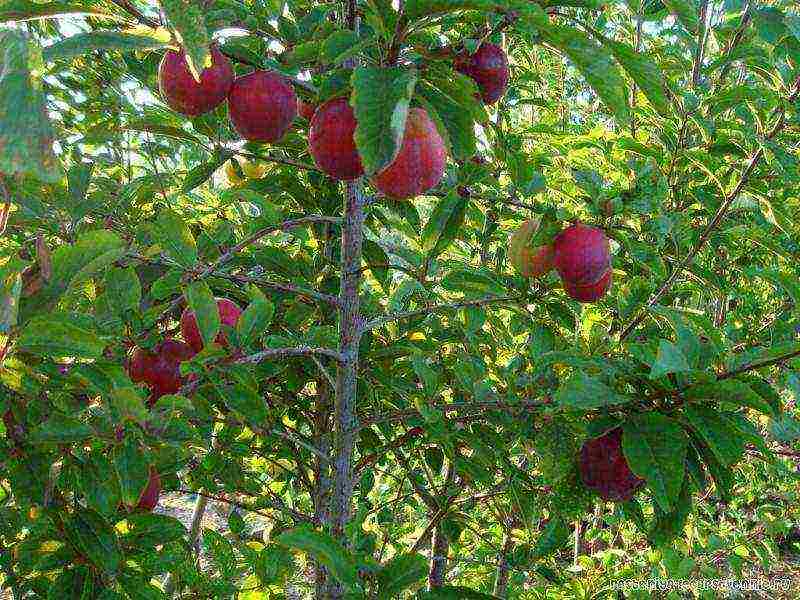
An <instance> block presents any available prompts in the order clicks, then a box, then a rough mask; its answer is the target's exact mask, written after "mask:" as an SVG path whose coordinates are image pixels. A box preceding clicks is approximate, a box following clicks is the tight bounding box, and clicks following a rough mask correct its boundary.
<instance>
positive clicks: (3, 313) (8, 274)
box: [0, 265, 22, 335]
mask: <svg viewBox="0 0 800 600" xmlns="http://www.w3.org/2000/svg"><path fill="white" fill-rule="evenodd" d="M21 292H22V277H21V272H20V271H19V270H18V269H17V268H13V267H12V266H11V265H3V266H2V267H0V334H3V335H8V333H9V332H10V331H11V329H12V328H14V327H16V326H17V320H18V313H19V295H20V293H21Z"/></svg>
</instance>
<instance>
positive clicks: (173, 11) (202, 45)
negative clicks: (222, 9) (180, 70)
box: [160, 0, 211, 81]
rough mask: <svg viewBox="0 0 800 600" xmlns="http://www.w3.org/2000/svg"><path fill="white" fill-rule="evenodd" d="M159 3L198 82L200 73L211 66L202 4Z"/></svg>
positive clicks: (187, 1) (178, 0)
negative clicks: (184, 51)
mask: <svg viewBox="0 0 800 600" xmlns="http://www.w3.org/2000/svg"><path fill="white" fill-rule="evenodd" d="M160 3H161V8H163V9H164V14H165V15H166V17H167V21H168V23H169V25H170V27H172V29H174V30H175V33H176V34H177V36H178V40H179V41H180V43H181V46H182V47H183V48H184V50H186V63H187V64H188V65H189V71H190V72H191V73H192V75H193V76H194V78H195V79H196V80H197V81H200V73H201V72H202V71H203V69H204V68H205V67H207V66H209V65H210V64H211V51H210V49H209V45H210V42H211V39H210V37H209V35H208V30H206V22H205V17H204V14H203V13H204V9H203V6H202V4H201V3H199V2H196V1H195V0H160Z"/></svg>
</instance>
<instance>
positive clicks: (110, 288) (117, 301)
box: [105, 267, 142, 314]
mask: <svg viewBox="0 0 800 600" xmlns="http://www.w3.org/2000/svg"><path fill="white" fill-rule="evenodd" d="M105 284H106V296H108V303H109V305H110V306H111V307H112V308H113V309H114V310H115V311H116V312H117V313H118V314H121V313H123V312H125V311H126V310H138V308H139V303H140V302H141V301H142V284H141V283H140V282H139V276H138V275H137V274H136V269H134V268H133V267H126V268H124V269H121V268H118V267H113V268H111V269H109V270H108V273H107V274H106V279H105Z"/></svg>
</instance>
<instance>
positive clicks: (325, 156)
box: [308, 98, 364, 181]
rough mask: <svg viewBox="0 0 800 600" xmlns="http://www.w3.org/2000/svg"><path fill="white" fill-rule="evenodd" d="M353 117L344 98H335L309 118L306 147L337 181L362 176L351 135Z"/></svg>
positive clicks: (353, 125)
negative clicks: (309, 124) (307, 146)
mask: <svg viewBox="0 0 800 600" xmlns="http://www.w3.org/2000/svg"><path fill="white" fill-rule="evenodd" d="M355 130H356V118H355V115H354V114H353V109H352V107H351V106H350V104H349V103H348V102H347V98H335V99H333V100H329V101H328V102H326V103H325V104H323V105H322V106H320V107H319V108H318V109H317V111H316V112H315V113H314V116H313V118H312V119H311V126H310V127H309V130H308V145H309V148H310V150H311V156H313V157H314V163H315V164H316V165H317V166H318V167H319V168H320V170H322V171H323V172H324V173H326V174H328V175H329V176H331V177H333V178H334V179H338V180H340V181H341V180H350V179H356V178H358V177H361V175H363V174H364V167H363V166H362V165H361V157H360V156H359V154H358V150H357V149H356V143H355V141H354V140H353V134H354V133H355Z"/></svg>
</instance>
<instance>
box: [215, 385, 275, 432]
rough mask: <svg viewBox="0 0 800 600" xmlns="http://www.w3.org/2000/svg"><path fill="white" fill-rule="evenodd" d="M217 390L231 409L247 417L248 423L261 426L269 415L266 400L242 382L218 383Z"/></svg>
mask: <svg viewBox="0 0 800 600" xmlns="http://www.w3.org/2000/svg"><path fill="white" fill-rule="evenodd" d="M217 391H218V392H219V394H220V396H222V399H223V400H224V401H225V404H226V405H227V406H228V407H229V408H230V409H231V410H233V411H235V412H237V413H238V414H240V415H242V416H243V417H244V418H245V419H247V422H248V423H251V424H253V425H256V426H259V427H263V426H264V424H265V423H266V421H267V419H268V417H269V411H268V410H267V405H266V402H265V401H264V398H262V397H261V395H260V394H259V393H258V390H255V389H253V388H251V387H250V386H248V385H245V384H244V383H234V384H232V385H218V386H217Z"/></svg>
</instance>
